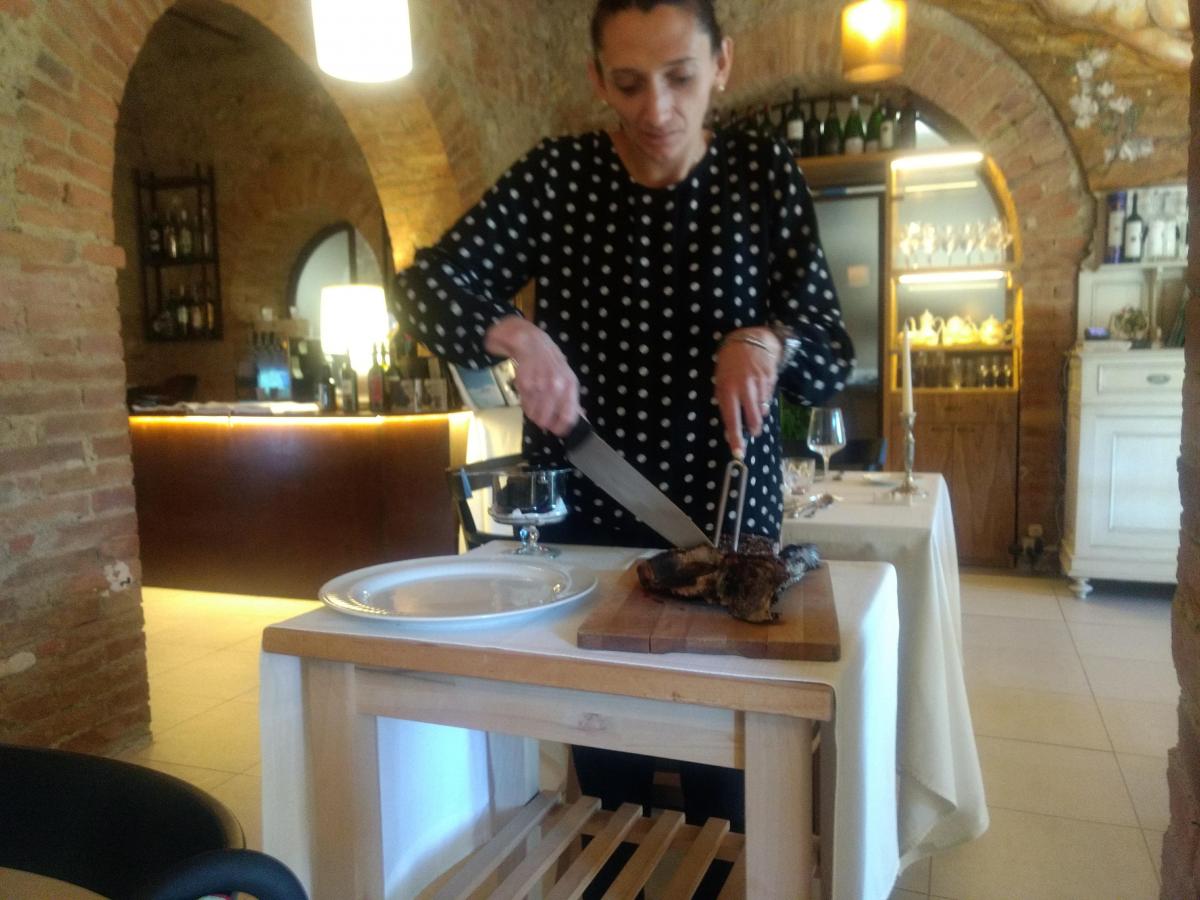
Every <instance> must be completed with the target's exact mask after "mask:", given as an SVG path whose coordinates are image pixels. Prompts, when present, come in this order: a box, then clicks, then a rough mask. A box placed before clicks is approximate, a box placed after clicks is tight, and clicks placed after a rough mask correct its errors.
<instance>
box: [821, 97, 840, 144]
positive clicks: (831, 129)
mask: <svg viewBox="0 0 1200 900" xmlns="http://www.w3.org/2000/svg"><path fill="white" fill-rule="evenodd" d="M841 152H842V123H841V122H840V121H839V120H838V112H837V103H835V102H834V99H833V97H830V98H829V111H828V112H826V113H825V124H824V125H822V126H821V153H822V154H823V155H825V156H837V155H838V154H839V153H841Z"/></svg>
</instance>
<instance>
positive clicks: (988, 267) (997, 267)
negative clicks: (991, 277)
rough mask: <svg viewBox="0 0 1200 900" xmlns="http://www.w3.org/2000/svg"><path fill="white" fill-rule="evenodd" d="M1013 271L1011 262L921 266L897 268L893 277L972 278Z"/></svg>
mask: <svg viewBox="0 0 1200 900" xmlns="http://www.w3.org/2000/svg"><path fill="white" fill-rule="evenodd" d="M1012 271H1013V264H1012V262H1011V261H1007V260H1006V261H1005V262H995V263H971V264H970V265H962V266H919V267H917V268H915V269H911V268H907V269H902V268H895V269H892V275H893V277H895V278H897V279H899V278H900V277H901V276H902V275H936V276H938V277H942V276H952V275H965V276H970V275H972V274H974V273H977V272H1004V273H1005V274H1008V273H1009V272H1012Z"/></svg>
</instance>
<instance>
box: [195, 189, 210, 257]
mask: <svg viewBox="0 0 1200 900" xmlns="http://www.w3.org/2000/svg"><path fill="white" fill-rule="evenodd" d="M196 228H197V230H198V231H199V233H200V255H201V256H203V257H204V258H205V259H208V258H209V257H211V256H212V255H213V239H212V213H210V212H209V211H208V201H207V200H205V201H204V202H203V203H201V204H200V212H199V213H198V219H197V222H196Z"/></svg>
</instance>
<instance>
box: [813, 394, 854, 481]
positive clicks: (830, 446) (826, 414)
mask: <svg viewBox="0 0 1200 900" xmlns="http://www.w3.org/2000/svg"><path fill="white" fill-rule="evenodd" d="M845 446H846V423H845V421H844V420H843V418H842V411H841V410H840V409H839V408H838V407H836V406H817V407H814V408H813V411H812V417H811V418H810V419H809V420H808V449H809V450H812V451H813V452H815V453H820V454H821V460H822V461H823V462H824V464H825V466H824V471H823V474H822V475H821V479H822V480H828V478H829V457H831V456H833V454H835V453H837V452H838V451H839V450H841V449H842V448H843V447H845Z"/></svg>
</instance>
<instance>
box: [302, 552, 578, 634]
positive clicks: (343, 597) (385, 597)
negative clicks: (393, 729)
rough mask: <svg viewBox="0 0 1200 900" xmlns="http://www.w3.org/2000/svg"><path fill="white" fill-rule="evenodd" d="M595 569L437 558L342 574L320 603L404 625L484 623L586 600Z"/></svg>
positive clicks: (508, 559)
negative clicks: (421, 623) (409, 623)
mask: <svg viewBox="0 0 1200 900" xmlns="http://www.w3.org/2000/svg"><path fill="white" fill-rule="evenodd" d="M595 587H596V575H595V573H594V572H592V571H591V570H590V569H583V568H580V567H578V566H564V565H561V564H559V563H556V562H553V561H550V560H543V559H530V558H527V557H520V556H488V557H471V556H434V557H430V558H428V559H412V560H406V561H404V562H395V563H385V564H383V565H380V566H371V567H370V568H366V569H357V570H356V571H353V572H347V573H346V574H345V575H339V576H338V577H337V578H334V579H333V580H332V581H329V582H328V583H327V584H325V586H324V587H322V588H321V591H320V594H319V596H320V598H321V601H322V602H323V603H325V605H326V606H328V607H329V608H330V609H334V610H337V611H338V612H343V613H347V614H349V615H352V616H363V617H366V618H368V619H389V620H395V621H403V622H438V623H443V624H444V623H453V622H484V621H491V620H496V619H509V618H515V617H519V616H528V615H534V614H536V613H539V612H542V611H544V610H547V609H551V608H555V607H559V606H562V605H563V604H566V603H570V602H571V601H573V600H578V599H580V598H581V597H585V596H587V595H588V594H589V593H591V591H592V589H593V588H595Z"/></svg>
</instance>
